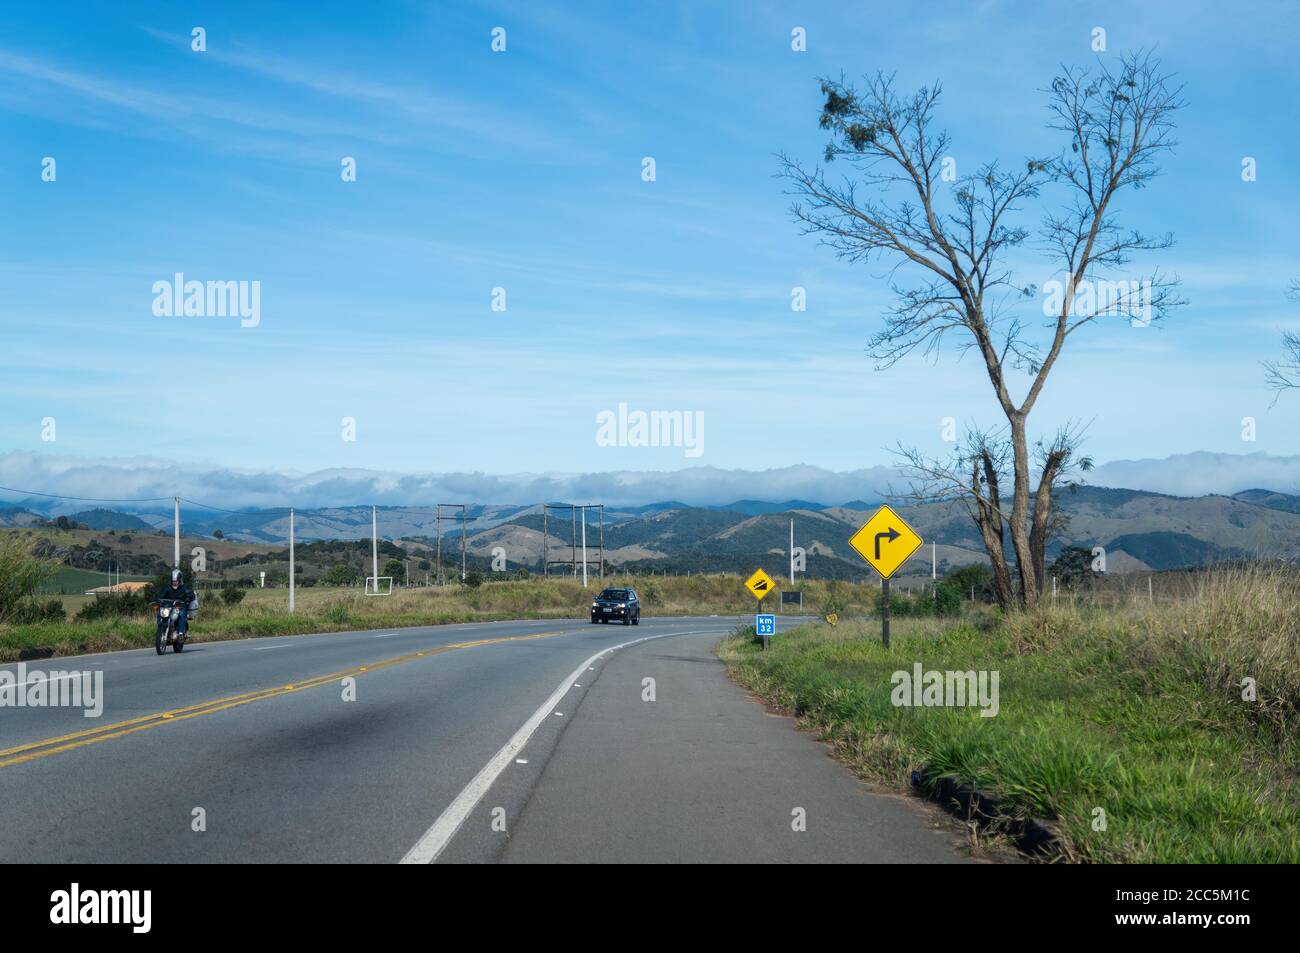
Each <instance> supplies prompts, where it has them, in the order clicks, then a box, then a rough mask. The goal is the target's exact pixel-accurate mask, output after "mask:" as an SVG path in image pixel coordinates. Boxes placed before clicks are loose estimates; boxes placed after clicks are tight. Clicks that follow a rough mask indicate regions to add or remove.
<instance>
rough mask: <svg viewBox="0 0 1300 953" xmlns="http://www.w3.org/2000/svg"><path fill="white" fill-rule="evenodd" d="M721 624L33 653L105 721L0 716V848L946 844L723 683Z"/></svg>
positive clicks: (838, 849) (533, 624)
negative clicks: (95, 679) (70, 681)
mask: <svg viewBox="0 0 1300 953" xmlns="http://www.w3.org/2000/svg"><path fill="white" fill-rule="evenodd" d="M734 624H735V620H734V619H730V618H716V617H715V618H647V619H645V620H644V622H643V623H642V624H641V625H640V626H636V627H630V626H629V627H625V626H607V625H601V626H593V625H590V624H588V623H586V622H585V621H582V622H577V621H563V620H561V621H558V622H557V621H527V622H508V623H476V624H472V625H456V626H435V627H426V628H412V629H396V630H384V631H376V632H349V633H332V634H323V635H315V636H293V637H282V638H273V639H253V640H247V641H240V642H214V643H196V644H192V645H191V646H190V647H188V648H187V649H186V651H185V652H184V653H183V654H181V655H179V656H177V655H172V654H168V655H165V656H162V657H159V656H157V655H155V654H154V653H153V650H152V649H147V650H141V651H132V652H121V653H112V654H105V655H96V656H83V657H79V658H75V659H52V660H47V661H44V662H41V663H39V664H36V663H29V664H28V665H27V666H26V671H27V673H28V674H27V677H28V679H29V680H30V679H31V678H33V677H35V676H33V674H32V673H35V672H49V671H57V672H72V671H77V672H81V671H88V672H92V673H93V672H102V673H103V680H104V681H103V690H104V699H103V701H104V710H103V713H102V715H101V716H100V717H98V718H85V717H84V716H83V713H82V711H81V710H80V709H75V708H49V707H35V708H33V707H11V706H5V707H0V812H3V823H0V857H3V858H4V859H5V860H8V861H34V862H260V863H266V862H286V861H288V862H395V861H399V860H403V859H404V860H406V861H408V862H415V863H420V862H428V861H431V860H442V861H481V860H519V861H546V860H556V861H586V860H617V861H637V860H644V861H665V860H668V861H674V860H676V861H680V860H740V861H744V860H787V859H794V860H935V861H943V860H956V859H960V858H959V856H958V855H957V854H956V853H955V852H954V851H953V850H952V848H951V845H950V843H949V841H948V838H947V837H946V836H945V835H943V834H940V833H938V832H937V831H936V830H933V829H931V826H930V825H928V824H927V823H926V821H925V817H924V815H922V814H921V813H919V812H918V811H917V810H916V809H915V808H914V807H913V806H911V805H907V804H903V803H901V802H900V801H899V800H898V799H894V798H886V797H880V796H873V795H869V794H866V793H865V791H864V790H863V789H862V788H861V786H860V785H858V784H857V783H856V782H855V781H853V780H852V778H851V777H849V775H848V774H847V772H846V771H845V770H844V769H843V768H842V767H841V766H839V765H837V764H835V763H834V762H832V761H831V760H830V759H829V758H827V757H826V754H825V751H824V749H823V748H822V747H821V746H819V745H817V744H816V743H815V742H813V741H812V740H811V739H809V738H807V737H806V736H804V735H801V734H798V733H796V732H793V731H791V730H790V726H789V723H788V721H786V720H785V719H775V718H771V717H770V716H768V715H767V714H765V713H764V711H763V709H762V708H761V707H760V706H758V705H757V704H755V703H753V702H752V701H750V700H748V699H747V698H745V696H744V693H743V692H741V691H740V690H739V689H737V688H735V686H733V685H731V684H730V682H728V681H727V679H726V676H725V673H724V672H723V670H722V667H721V664H720V663H719V662H718V661H717V659H716V658H714V657H713V655H712V647H713V645H714V644H716V642H717V640H718V638H720V637H721V636H722V635H723V634H724V633H725V632H726V631H727V630H729V629H730V628H731V627H732V626H733V625H734ZM625 644H626V645H625ZM618 646H624V647H621V648H616V647H618ZM3 668H5V669H7V670H9V671H15V670H16V669H17V666H14V665H8V666H4V667H3ZM800 810H802V811H803V812H804V813H805V816H806V823H805V825H804V826H805V828H806V829H804V830H796V828H797V827H798V825H797V824H792V820H791V819H792V817H796V816H797V812H798V811H800Z"/></svg>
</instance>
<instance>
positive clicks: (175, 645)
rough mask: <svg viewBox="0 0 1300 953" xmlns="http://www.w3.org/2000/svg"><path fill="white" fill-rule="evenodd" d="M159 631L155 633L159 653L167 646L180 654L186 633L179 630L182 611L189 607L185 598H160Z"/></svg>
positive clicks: (155, 648) (154, 644)
mask: <svg viewBox="0 0 1300 953" xmlns="http://www.w3.org/2000/svg"><path fill="white" fill-rule="evenodd" d="M155 605H157V606H158V622H157V632H155V634H154V639H153V647H154V651H156V652H157V653H158V654H159V655H162V654H163V653H164V652H166V651H167V646H169V645H170V646H171V647H172V651H173V652H175V653H177V654H178V655H179V654H180V653H181V652H182V651H183V650H184V648H185V634H184V633H182V632H179V631H177V628H176V627H177V626H178V625H179V624H180V621H181V612H182V611H185V610H186V609H188V608H189V607H188V605H187V604H186V601H185V600H184V599H159V600H158V601H157V602H156V603H155Z"/></svg>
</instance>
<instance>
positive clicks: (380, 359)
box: [0, 2, 1300, 489]
mask: <svg viewBox="0 0 1300 953" xmlns="http://www.w3.org/2000/svg"><path fill="white" fill-rule="evenodd" d="M1089 6H1090V7H1092V9H1091V10H1089V11H1086V12H1084V11H1082V10H1081V9H1080V5H1079V4H1066V3H1062V4H1054V3H1041V2H1036V3H1023V4H1022V3H995V2H985V3H960V4H958V3H953V4H931V5H925V6H924V7H909V6H908V5H902V4H826V3H821V2H819V3H779V4H777V3H771V4H763V3H744V4H720V3H719V4H714V3H699V2H689V3H680V4H656V5H653V6H648V5H647V6H641V5H617V6H615V5H610V4H572V3H571V4H564V5H560V4H554V5H552V4H547V3H531V2H530V3H520V4H517V5H515V4H493V3H482V4H479V3H438V4H427V5H425V4H415V3H374V4H353V3H348V4H332V3H326V4H311V5H299V4H262V3H259V4H229V3H220V4H215V3H214V4H192V3H187V4H167V3H157V2H150V3H114V4H81V5H66V6H65V5H57V4H55V5H24V6H21V7H14V8H12V9H11V10H9V11H7V12H6V17H5V20H4V22H3V24H0V221H2V222H3V226H0V283H2V286H3V289H4V294H3V295H0V326H2V327H3V337H2V338H0V340H2V341H3V346H2V347H0V404H2V405H3V406H4V408H5V412H4V414H3V415H0V452H11V453H22V454H27V453H32V454H38V455H40V454H49V455H57V456H71V457H84V458H91V457H95V458H105V457H125V456H134V455H149V456H153V457H162V458H167V459H175V460H177V461H182V462H185V463H193V464H199V465H210V466H219V467H230V468H268V469H273V470H284V471H288V470H294V471H310V470H317V469H327V468H335V467H340V468H346V467H359V468H369V469H373V470H385V471H389V470H391V471H438V472H446V471H485V472H487V473H516V472H522V471H527V472H548V471H549V472H555V471H565V472H589V471H613V470H675V469H680V468H684V467H688V466H692V465H699V464H703V465H708V466H711V467H719V468H744V469H754V470H757V469H764V468H767V467H783V466H789V465H794V464H801V463H806V464H811V465H814V466H818V467H824V468H828V469H831V470H837V471H847V470H856V469H859V468H866V467H872V466H878V465H882V464H887V463H889V462H890V460H891V458H890V456H889V453H888V448H890V447H892V446H894V445H895V444H896V443H898V442H899V441H902V442H904V443H907V444H911V445H917V446H921V447H923V448H926V449H929V450H932V451H935V452H938V451H940V450H942V448H943V444H942V443H941V442H940V420H941V419H942V418H943V417H945V416H953V417H956V418H958V419H959V420H963V421H964V420H977V421H980V422H983V423H991V422H995V421H996V420H997V419H998V416H997V413H998V412H997V409H996V407H995V405H994V403H993V400H992V397H991V394H990V391H989V388H988V384H987V381H986V380H983V379H981V372H980V369H979V368H978V367H977V366H976V362H975V361H973V360H971V357H970V356H969V355H968V356H967V358H966V359H964V360H959V359H958V355H957V354H956V353H955V352H952V351H949V352H947V353H945V354H943V355H941V356H940V357H939V358H938V360H937V362H930V361H926V360H922V359H920V358H917V359H910V360H907V361H905V362H903V363H902V364H900V365H898V366H897V367H895V368H893V369H892V370H890V371H888V372H884V373H876V372H874V371H873V370H872V362H871V359H870V358H869V356H868V355H867V354H866V352H865V344H866V341H867V339H868V337H869V336H870V334H871V333H872V332H873V331H874V330H876V329H877V328H878V327H879V326H880V320H881V314H882V311H883V310H884V308H885V307H886V306H887V305H888V304H889V302H890V300H891V295H890V293H889V287H888V284H889V282H888V279H887V277H886V275H885V271H886V269H884V268H882V267H863V266H856V265H850V264H847V263H843V262H840V261H837V260H836V259H835V258H834V257H833V255H832V254H831V252H830V251H829V250H827V249H825V248H821V247H819V246H818V245H817V244H816V243H815V242H814V241H813V240H812V239H810V238H805V237H801V236H800V235H799V234H798V231H797V229H796V227H795V226H794V224H793V223H792V222H791V221H790V218H789V215H788V205H789V199H788V197H787V196H785V195H784V194H783V190H784V186H783V184H782V183H781V182H780V181H778V180H777V179H775V178H774V174H775V172H776V167H777V164H776V160H775V158H774V153H776V152H778V151H785V152H788V153H790V154H791V155H793V156H796V157H799V158H802V159H804V160H807V161H810V162H811V161H815V160H816V159H817V157H818V156H819V155H820V152H821V149H822V147H823V145H824V137H823V134H822V132H821V131H820V130H819V129H818V127H817V116H818V111H819V106H820V100H819V96H818V90H817V81H816V80H817V77H819V76H822V75H835V76H838V75H839V74H840V72H841V71H843V72H845V73H847V74H849V75H850V76H854V75H859V74H862V73H864V72H868V71H874V70H876V69H883V70H886V71H896V72H897V74H898V82H899V84H900V85H901V86H903V87H905V88H910V87H914V86H917V85H920V84H923V83H927V82H930V81H933V80H936V79H938V80H940V81H941V82H942V83H943V85H944V89H945V95H944V98H943V101H942V103H941V106H940V110H939V114H940V118H941V119H942V120H943V122H944V125H945V126H946V127H947V128H948V130H949V131H950V132H951V134H952V136H953V148H952V150H951V152H952V154H953V155H954V157H955V158H956V159H957V162H958V167H959V169H962V170H965V169H969V168H972V167H974V166H977V165H978V164H979V163H981V162H983V161H986V160H989V159H1001V160H1003V161H1006V162H1009V163H1013V164H1014V163H1018V162H1019V161H1021V160H1022V158H1023V157H1024V156H1025V155H1027V154H1039V153H1042V152H1044V151H1054V148H1055V144H1057V142H1058V140H1056V139H1054V138H1053V134H1052V133H1050V132H1049V131H1048V130H1047V129H1046V128H1045V125H1044V123H1045V120H1046V110H1045V108H1044V104H1045V97H1044V96H1043V94H1042V93H1041V92H1040V90H1041V89H1043V88H1044V87H1046V86H1047V85H1048V83H1050V81H1051V78H1052V77H1053V75H1055V72H1056V70H1057V68H1058V66H1059V64H1061V63H1071V64H1086V63H1088V62H1090V61H1091V60H1092V59H1093V57H1094V54H1093V53H1092V52H1091V50H1090V42H1091V31H1092V29H1093V28H1094V27H1096V26H1101V27H1104V28H1105V29H1106V31H1107V43H1108V47H1109V51H1110V52H1109V55H1110V56H1113V55H1114V54H1115V53H1116V52H1119V51H1122V50H1130V49H1136V48H1141V47H1155V48H1156V49H1157V52H1158V54H1159V55H1160V56H1161V57H1162V59H1163V60H1164V62H1165V65H1166V67H1167V68H1168V69H1169V70H1171V71H1173V72H1175V73H1177V74H1178V75H1179V77H1180V79H1181V80H1182V81H1183V82H1184V83H1185V84H1186V92H1185V98H1186V100H1187V101H1188V107H1187V108H1186V109H1185V110H1184V111H1183V112H1182V114H1181V115H1180V117H1179V136H1178V137H1179V140H1180V145H1179V147H1178V148H1177V150H1176V151H1175V153H1174V154H1173V155H1172V156H1169V157H1167V158H1166V159H1165V160H1164V168H1165V174H1164V175H1163V176H1162V177H1161V178H1160V179H1159V180H1157V181H1156V182H1155V183H1154V184H1153V185H1152V186H1151V187H1150V188H1148V189H1146V190H1144V191H1143V192H1139V193H1135V194H1133V193H1131V194H1129V195H1128V196H1127V197H1126V199H1125V205H1124V209H1125V218H1126V220H1127V221H1129V222H1131V223H1133V224H1134V225H1138V226H1141V227H1144V228H1146V229H1149V230H1151V231H1165V230H1170V231H1172V232H1174V234H1175V236H1176V238H1177V240H1178V244H1177V245H1176V247H1175V248H1173V249H1172V250H1170V251H1167V252H1162V253H1159V255H1158V257H1151V258H1147V259H1143V260H1142V261H1140V262H1138V263H1135V265H1144V266H1150V265H1154V264H1159V265H1160V267H1161V269H1162V270H1163V271H1168V272H1173V273H1176V274H1178V275H1179V276H1180V277H1181V278H1182V280H1183V293H1184V295H1185V296H1186V297H1187V298H1188V299H1190V302H1191V303H1190V305H1189V306H1187V307H1185V308H1183V309H1181V310H1180V311H1179V312H1178V313H1177V314H1176V315H1175V316H1174V317H1173V318H1172V319H1171V320H1170V321H1169V323H1168V324H1167V326H1166V327H1165V328H1163V329H1155V328H1130V327H1128V326H1127V325H1124V324H1121V323H1118V322H1115V323H1112V324H1110V325H1106V326H1098V327H1095V328H1093V329H1091V330H1090V331H1089V332H1087V333H1085V334H1083V335H1081V336H1079V337H1078V338H1076V339H1075V343H1074V344H1073V345H1072V350H1070V351H1068V352H1067V355H1066V357H1065V359H1064V361H1063V363H1062V364H1061V365H1060V366H1059V368H1058V370H1057V372H1056V373H1055V375H1054V376H1053V377H1052V379H1051V380H1050V381H1049V384H1048V387H1047V390H1046V392H1045V394H1044V396H1043V399H1042V400H1041V401H1040V402H1039V404H1038V407H1037V408H1036V410H1035V412H1034V417H1033V418H1031V420H1036V421H1037V423H1038V426H1039V428H1040V429H1041V430H1050V429H1052V428H1053V427H1054V426H1055V425H1056V424H1057V423H1059V422H1060V421H1062V420H1064V419H1067V418H1079V419H1083V420H1090V421H1091V424H1090V426H1089V430H1088V444H1087V451H1088V452H1089V453H1091V454H1092V455H1093V456H1095V457H1096V458H1097V459H1098V460H1103V461H1104V460H1116V459H1124V458H1138V457H1163V456H1167V455H1171V454H1179V453H1188V452H1193V451H1202V450H1204V451H1213V452H1217V453H1229V454H1240V453H1258V452H1263V453H1268V454H1274V455H1285V454H1292V453H1295V452H1296V441H1295V440H1294V435H1295V434H1296V432H1297V424H1298V423H1300V395H1296V396H1294V397H1285V396H1284V397H1283V398H1282V400H1281V401H1279V402H1278V404H1277V405H1276V406H1275V407H1273V408H1272V409H1270V407H1269V405H1270V402H1271V401H1272V394H1271V392H1269V391H1268V390H1267V389H1266V387H1265V386H1264V380H1263V371H1262V369H1261V367H1260V363H1259V362H1260V361H1262V360H1264V359H1267V358H1270V357H1275V356H1277V352H1278V341H1279V332H1280V331H1281V329H1284V328H1297V327H1300V303H1297V302H1293V301H1289V300H1288V299H1287V296H1286V288H1287V285H1288V283H1289V282H1290V281H1291V280H1292V279H1294V278H1297V277H1300V261H1298V260H1297V258H1298V257H1300V256H1298V255H1297V251H1296V243H1295V237H1294V219H1295V214H1296V210H1297V208H1300V201H1298V200H1300V176H1297V175H1296V173H1295V165H1294V157H1295V155H1296V154H1297V153H1300V141H1297V140H1298V138H1300V132H1297V129H1296V126H1295V123H1294V122H1292V121H1291V120H1292V118H1293V113H1294V102H1295V99H1296V93H1297V90H1300V65H1298V64H1297V58H1296V56H1295V52H1294V44H1295V39H1296V36H1297V31H1296V29H1295V28H1296V26H1297V25H1298V24H1297V14H1296V12H1294V8H1289V7H1288V5H1286V4H1282V3H1277V4H1245V5H1234V6H1232V7H1231V8H1228V7H1223V6H1222V5H1211V4H1188V3H1143V4H1140V5H1132V4H1119V3H1116V4H1100V5H1089ZM195 26H201V27H203V28H204V29H205V30H206V34H207V51H206V52H204V53H196V52H193V51H192V50H191V49H190V33H191V29H192V28H193V27H195ZM497 26H500V27H504V28H505V30H506V41H507V49H506V51H505V52H504V53H494V52H492V50H491V48H490V42H491V35H490V34H491V30H492V29H493V28H494V27H497ZM794 27H803V28H805V29H806V31H807V38H808V39H807V44H808V49H807V52H802V53H797V52H794V51H792V50H791V48H790V32H791V29H792V28H794ZM45 156H52V157H54V158H55V160H56V162H57V180H56V181H55V182H52V183H51V182H42V181H41V174H40V173H41V160H42V158H43V157H45ZM344 156H352V157H355V159H356V161H357V181H356V182H353V183H345V182H342V181H341V179H340V174H339V173H340V161H341V159H342V157H344ZM645 156H652V157H654V159H655V162H656V166H657V180H656V181H654V182H645V181H642V178H641V163H642V159H643V157H645ZM1245 156H1252V157H1254V158H1255V159H1256V160H1257V162H1258V180H1257V181H1255V182H1250V183H1246V182H1243V181H1242V179H1241V175H1240V171H1241V160H1242V158H1243V157H1245ZM1025 221H1026V222H1027V223H1030V224H1032V223H1033V222H1034V221H1036V217H1027V218H1026V219H1025ZM1025 265H1026V267H1025V269H1024V271H1023V272H1022V274H1023V275H1024V278H1025V280H1026V282H1030V281H1032V282H1035V283H1038V284H1042V282H1043V281H1044V280H1046V279H1047V278H1049V277H1051V269H1050V267H1049V265H1048V264H1047V262H1046V261H1045V260H1041V259H1037V258H1026V259H1025ZM175 272H183V273H184V274H185V275H186V277H187V278H193V279H200V280H257V281H260V283H261V321H260V324H259V325H258V326H257V327H249V328H241V327H240V326H239V324H238V322H237V321H236V320H233V319H220V318H176V317H171V318H167V317H157V316H155V315H154V314H153V313H152V310H151V305H152V302H153V293H152V291H151V288H152V285H153V283H154V282H155V281H158V280H170V278H171V276H172V275H173V274H174V273H175ZM794 286H802V287H805V288H806V289H807V294H808V310H807V311H806V312H803V313H796V312H792V311H791V309H790V292H791V288H792V287H794ZM494 287H504V288H505V289H506V300H507V310H506V311H505V312H494V311H492V310H491V308H490V302H491V292H492V289H493V288H494ZM1031 313H1032V312H1031ZM598 357H599V358H600V359H599V360H597V358H598ZM620 403H627V404H628V405H629V406H630V407H632V408H642V409H646V410H651V409H662V410H685V411H698V412H702V413H703V415H704V418H705V421H706V425H705V442H704V453H703V455H702V456H701V457H700V458H699V459H690V458H687V457H686V456H685V454H684V453H683V451H682V449H680V448H617V447H602V446H598V445H597V442H596V440H595V433H596V415H597V413H599V412H600V411H602V410H613V409H616V408H617V407H618V405H619V404H620ZM1245 416H1253V417H1255V418H1256V419H1257V421H1258V429H1257V440H1256V441H1255V442H1252V443H1246V442H1243V441H1242V439H1241V429H1242V428H1241V419H1242V418H1243V417H1245ZM46 417H53V418H55V420H56V422H57V439H56V440H55V441H54V442H46V441H42V439H41V436H42V424H41V422H42V419H43V418H46ZM343 417H353V418H355V419H356V422H357V439H356V440H355V441H354V442H347V441H344V440H342V439H341V438H340V429H341V428H340V420H341V418H343ZM33 489H36V488H33ZM1283 489H1287V488H1283Z"/></svg>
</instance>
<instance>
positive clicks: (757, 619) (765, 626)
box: [754, 613, 776, 635]
mask: <svg viewBox="0 0 1300 953" xmlns="http://www.w3.org/2000/svg"><path fill="white" fill-rule="evenodd" d="M754 629H755V631H756V633H757V634H758V635H776V616H774V615H771V614H770V613H760V614H758V615H756V616H754Z"/></svg>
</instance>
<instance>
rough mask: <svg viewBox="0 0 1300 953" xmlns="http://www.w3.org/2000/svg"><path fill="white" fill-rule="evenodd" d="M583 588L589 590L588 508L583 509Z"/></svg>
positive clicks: (584, 506)
mask: <svg viewBox="0 0 1300 953" xmlns="http://www.w3.org/2000/svg"><path fill="white" fill-rule="evenodd" d="M582 588H583V589H586V588H587V507H586V505H585V504H584V505H583V507H582Z"/></svg>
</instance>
